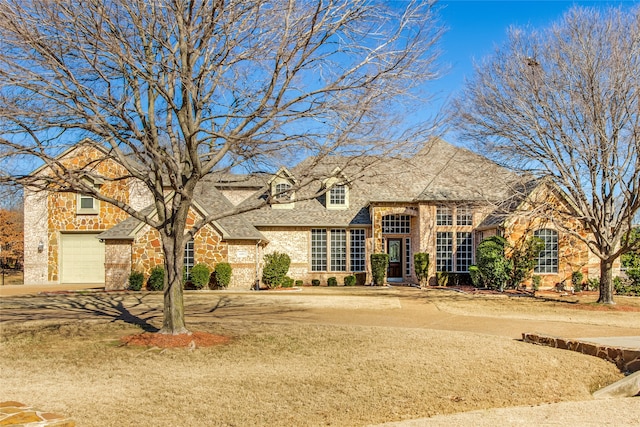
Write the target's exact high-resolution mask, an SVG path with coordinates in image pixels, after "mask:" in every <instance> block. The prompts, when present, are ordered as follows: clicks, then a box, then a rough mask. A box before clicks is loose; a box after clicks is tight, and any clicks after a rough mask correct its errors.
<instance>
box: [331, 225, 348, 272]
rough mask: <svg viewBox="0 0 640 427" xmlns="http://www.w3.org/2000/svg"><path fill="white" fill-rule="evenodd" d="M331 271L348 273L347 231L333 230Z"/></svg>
mask: <svg viewBox="0 0 640 427" xmlns="http://www.w3.org/2000/svg"><path fill="white" fill-rule="evenodd" d="M330 235H331V271H347V230H344V229H337V230H331V232H330Z"/></svg>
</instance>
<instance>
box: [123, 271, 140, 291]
mask: <svg viewBox="0 0 640 427" xmlns="http://www.w3.org/2000/svg"><path fill="white" fill-rule="evenodd" d="M143 283H144V274H142V273H141V272H139V271H132V272H131V274H130V275H129V286H127V289H129V290H130V291H139V290H140V289H142V285H143Z"/></svg>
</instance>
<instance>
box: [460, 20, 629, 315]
mask: <svg viewBox="0 0 640 427" xmlns="http://www.w3.org/2000/svg"><path fill="white" fill-rule="evenodd" d="M639 98H640V9H638V8H634V9H631V10H629V9H622V8H609V9H606V10H604V11H600V10H597V9H589V8H577V7H576V8H572V9H570V10H569V11H568V12H567V13H566V14H565V15H564V16H563V18H562V19H561V20H560V21H559V22H557V23H555V24H554V25H552V26H550V27H549V28H546V29H544V30H539V31H537V30H524V29H520V28H512V29H510V31H509V34H508V41H507V42H506V44H505V45H504V46H503V47H501V48H499V49H498V50H497V51H496V52H495V54H494V55H493V56H492V57H491V58H488V59H487V60H486V61H484V62H483V63H482V64H479V65H478V66H476V70H475V77H474V79H473V80H472V81H470V82H468V83H467V86H466V90H465V92H464V93H463V96H462V98H461V99H460V100H459V101H458V102H457V105H456V111H457V113H458V116H459V117H460V118H461V119H462V120H461V121H462V122H463V125H464V128H465V131H464V135H465V136H466V137H468V138H469V139H472V140H474V141H479V144H480V147H481V149H482V150H483V151H484V152H485V153H487V154H489V155H491V156H493V157H494V158H496V159H498V160H499V161H501V162H503V163H507V164H509V165H511V166H513V167H516V168H519V169H521V170H527V171H533V172H534V173H537V174H538V175H540V176H544V177H547V178H548V179H550V180H551V181H552V182H553V183H555V184H556V185H557V186H559V187H560V188H561V189H563V190H564V191H565V192H566V194H567V197H568V200H569V202H570V204H572V205H573V206H574V207H575V208H576V212H577V215H578V216H579V217H580V220H581V223H582V224H583V226H584V228H585V230H586V231H587V232H588V233H581V232H580V230H578V231H574V233H575V235H576V237H579V238H582V239H583V240H585V241H586V243H587V244H588V245H589V247H590V249H591V250H592V251H593V252H594V253H595V254H596V255H597V256H598V257H599V258H600V259H601V277H600V283H601V287H600V300H599V301H600V302H604V303H613V284H612V277H611V271H612V264H613V261H614V260H615V259H616V258H618V257H619V256H620V255H621V254H623V253H625V252H628V251H629V250H630V249H632V242H630V241H629V239H628V232H629V230H630V228H631V225H632V221H633V219H634V216H635V215H636V214H637V212H638V208H640V157H639V155H638V151H639V148H640V100H639ZM558 226H560V225H558ZM565 231H567V232H571V230H565Z"/></svg>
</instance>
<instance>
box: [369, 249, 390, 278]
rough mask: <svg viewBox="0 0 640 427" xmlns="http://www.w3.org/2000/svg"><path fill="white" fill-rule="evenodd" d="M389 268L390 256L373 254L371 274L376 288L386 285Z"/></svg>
mask: <svg viewBox="0 0 640 427" xmlns="http://www.w3.org/2000/svg"><path fill="white" fill-rule="evenodd" d="M387 268H389V254H371V274H372V276H373V285H374V286H382V285H384V277H385V276H386V275H387Z"/></svg>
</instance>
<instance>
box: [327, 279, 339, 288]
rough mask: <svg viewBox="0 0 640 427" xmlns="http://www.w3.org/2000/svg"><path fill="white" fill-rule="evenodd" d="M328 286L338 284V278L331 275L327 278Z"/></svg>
mask: <svg viewBox="0 0 640 427" xmlns="http://www.w3.org/2000/svg"><path fill="white" fill-rule="evenodd" d="M327 286H338V279H336V278H335V277H329V278H328V279H327Z"/></svg>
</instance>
